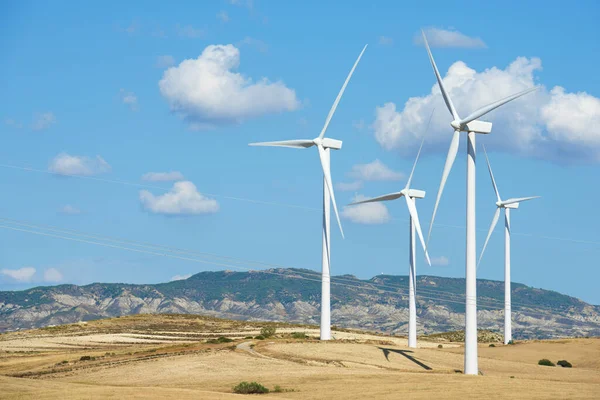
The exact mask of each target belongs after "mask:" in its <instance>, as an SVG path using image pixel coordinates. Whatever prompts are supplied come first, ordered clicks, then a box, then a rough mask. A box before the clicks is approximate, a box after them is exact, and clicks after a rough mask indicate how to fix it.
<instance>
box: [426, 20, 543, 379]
mask: <svg viewBox="0 0 600 400" xmlns="http://www.w3.org/2000/svg"><path fill="white" fill-rule="evenodd" d="M422 34H423V41H424V42H425V47H426V48H427V53H428V54H429V61H431V66H432V67H433V72H434V73H435V77H436V78H437V82H438V86H439V88H440V91H441V92H442V97H443V98H444V102H445V103H446V107H448V111H450V114H452V118H453V119H452V122H451V123H450V125H451V126H452V128H453V129H454V135H453V136H452V141H451V142H450V149H449V150H448V156H447V157H446V163H445V165H444V171H443V173H442V180H441V182H440V187H439V189H438V193H437V198H436V200H435V207H434V209H433V215H432V217H431V223H430V225H429V234H428V238H427V243H429V236H431V229H432V227H433V221H434V219H435V214H436V212H437V208H438V205H439V202H440V198H441V196H442V192H443V190H444V186H445V185H446V180H447V179H448V174H449V173H450V169H452V164H454V160H455V159H456V154H457V153H458V141H459V138H460V132H468V139H467V224H466V225H467V245H466V267H465V270H466V271H465V281H466V290H465V298H466V299H465V366H464V373H465V374H468V375H477V374H478V373H479V371H478V367H477V272H476V261H477V259H476V257H477V254H476V251H477V249H476V247H475V246H476V244H475V134H476V133H490V132H491V131H492V124H491V123H490V122H484V121H479V120H477V118H479V117H482V116H484V115H485V114H487V113H489V112H490V111H492V110H494V109H496V108H498V107H500V106H502V105H503V104H506V103H508V102H509V101H512V100H514V99H516V98H518V97H521V96H523V95H525V94H527V93H530V92H532V91H534V90H536V88H530V89H527V90H525V91H522V92H520V93H516V94H513V95H512V96H508V97H506V98H504V99H502V100H498V101H496V102H494V103H491V104H488V105H487V106H484V107H481V108H479V109H478V110H476V111H474V112H472V113H471V114H469V115H468V116H467V117H466V118H462V119H461V118H460V117H459V116H458V113H457V112H456V109H455V108H454V104H452V99H450V96H449V95H448V92H447V91H446V88H445V87H444V82H443V81H442V77H441V76H440V73H439V71H438V69H437V66H436V65H435V61H434V59H433V55H432V54H431V50H430V49H429V44H428V43H427V38H426V37H425V32H422Z"/></svg>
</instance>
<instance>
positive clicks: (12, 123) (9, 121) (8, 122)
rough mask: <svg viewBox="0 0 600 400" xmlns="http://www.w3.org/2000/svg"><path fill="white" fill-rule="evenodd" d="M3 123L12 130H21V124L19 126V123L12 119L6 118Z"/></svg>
mask: <svg viewBox="0 0 600 400" xmlns="http://www.w3.org/2000/svg"><path fill="white" fill-rule="evenodd" d="M4 123H5V124H6V125H8V126H12V127H13V128H17V129H21V128H22V127H23V124H21V123H20V122H19V121H16V120H14V119H12V118H6V119H5V120H4Z"/></svg>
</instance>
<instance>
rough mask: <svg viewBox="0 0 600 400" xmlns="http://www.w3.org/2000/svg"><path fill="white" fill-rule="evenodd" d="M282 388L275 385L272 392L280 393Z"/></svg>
mask: <svg viewBox="0 0 600 400" xmlns="http://www.w3.org/2000/svg"><path fill="white" fill-rule="evenodd" d="M282 392H283V389H282V388H281V386H279V385H275V389H273V393H282Z"/></svg>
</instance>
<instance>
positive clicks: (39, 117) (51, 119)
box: [31, 112, 56, 131]
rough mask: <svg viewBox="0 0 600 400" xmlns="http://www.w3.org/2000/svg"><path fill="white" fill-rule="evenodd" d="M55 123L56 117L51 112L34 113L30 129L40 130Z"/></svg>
mask: <svg viewBox="0 0 600 400" xmlns="http://www.w3.org/2000/svg"><path fill="white" fill-rule="evenodd" d="M55 123H56V117H55V116H54V114H53V113H51V112H45V113H39V114H36V116H35V118H34V120H33V124H32V125H31V129H33V130H34V131H41V130H44V129H47V128H49V127H50V126H51V125H53V124H55Z"/></svg>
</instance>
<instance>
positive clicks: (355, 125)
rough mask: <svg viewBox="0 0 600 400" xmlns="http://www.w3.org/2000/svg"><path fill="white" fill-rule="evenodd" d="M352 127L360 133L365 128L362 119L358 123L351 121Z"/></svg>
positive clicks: (365, 125)
mask: <svg viewBox="0 0 600 400" xmlns="http://www.w3.org/2000/svg"><path fill="white" fill-rule="evenodd" d="M352 127H353V128H354V129H356V130H359V131H362V130H363V129H365V128H366V127H367V124H365V120H364V119H359V120H358V121H352Z"/></svg>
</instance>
